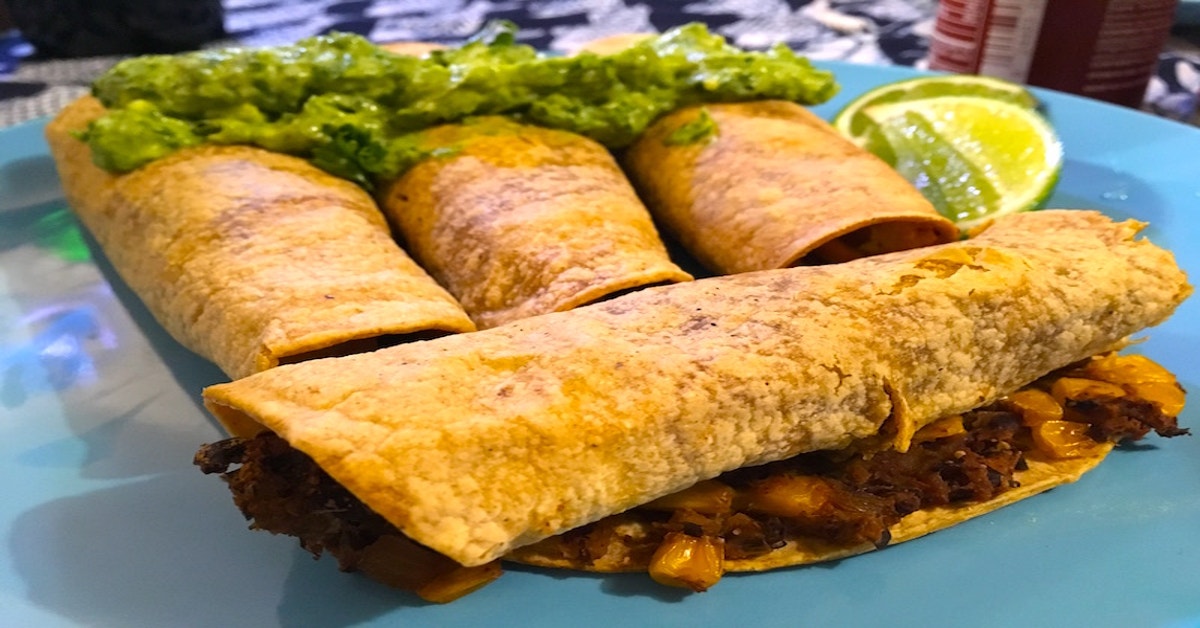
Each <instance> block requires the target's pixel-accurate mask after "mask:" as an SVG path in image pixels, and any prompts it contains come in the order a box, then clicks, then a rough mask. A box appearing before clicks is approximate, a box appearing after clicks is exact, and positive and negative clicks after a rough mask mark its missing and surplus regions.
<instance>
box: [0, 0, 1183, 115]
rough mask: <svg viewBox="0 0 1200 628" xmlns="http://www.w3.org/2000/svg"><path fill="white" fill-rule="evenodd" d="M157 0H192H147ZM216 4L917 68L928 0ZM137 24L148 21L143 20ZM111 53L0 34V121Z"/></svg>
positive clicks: (423, 36)
mask: <svg viewBox="0 0 1200 628" xmlns="http://www.w3.org/2000/svg"><path fill="white" fill-rule="evenodd" d="M31 1H34V2H39V3H45V2H46V1H47V0H31ZM76 1H80V0H76ZM82 1H84V2H89V1H91V0H82ZM169 1H180V2H192V1H193V0H159V2H169ZM222 4H223V6H224V23H223V26H224V38H223V39H220V40H217V41H210V42H208V43H207V44H205V45H206V46H209V47H212V46H222V45H230V44H240V45H250V46H260V45H275V44H282V43H288V42H292V41H295V40H297V39H300V38H302V37H307V36H310V35H315V34H320V33H327V32H330V31H345V32H353V33H359V34H361V35H364V36H366V37H369V38H370V39H372V40H373V41H377V42H392V41H405V40H420V41H435V42H440V43H447V44H453V43H455V42H459V41H462V40H463V39H465V38H467V37H469V36H471V35H472V34H474V33H475V32H476V31H478V30H479V29H480V28H481V27H482V26H483V25H484V24H486V23H487V22H488V21H489V20H494V19H505V20H511V21H513V22H515V23H517V24H518V25H519V26H520V27H521V31H520V33H521V34H520V37H521V39H522V40H523V41H524V42H525V43H528V44H530V45H532V46H535V47H537V48H539V49H543V50H550V51H566V50H571V49H573V48H575V47H577V46H578V45H580V44H582V43H583V42H586V41H590V40H593V39H596V38H599V37H603V36H605V35H612V34H618V33H630V32H652V31H662V30H665V29H667V28H670V27H672V26H677V25H679V24H684V23H687V22H693V21H700V22H704V23H706V24H708V25H709V27H710V28H712V29H713V30H715V31H717V32H719V33H721V34H723V35H725V36H726V37H728V38H729V39H730V40H731V41H733V42H734V43H736V44H737V45H739V46H742V47H746V48H762V47H765V46H768V45H770V44H773V43H774V42H779V41H782V42H785V43H787V44H788V45H790V46H791V47H793V48H794V49H796V50H797V51H799V52H801V53H803V54H806V55H808V56H809V57H811V58H814V59H836V60H843V61H849V62H853V63H862V64H874V65H906V66H915V67H921V65H922V64H923V60H924V58H925V56H926V54H927V52H928V35H929V32H930V29H931V26H932V21H933V14H934V11H935V9H936V2H935V0H692V1H687V0H682V1H680V0H657V1H654V0H223V2H222ZM150 24H152V22H151V23H150ZM140 26H141V27H142V28H153V26H152V25H151V26H147V23H146V22H145V21H143V23H141V24H140ZM110 28H111V27H110ZM53 32H57V33H59V34H60V35H62V36H68V35H69V32H66V31H61V30H60V31H53ZM63 33H67V34H63ZM132 38H133V35H130V40H132ZM53 43H54V44H59V43H62V42H53ZM48 45H49V44H48ZM119 58H120V57H116V56H106V57H92V58H83V59H64V60H46V59H43V58H40V57H39V56H38V51H37V50H36V49H35V47H34V46H33V45H32V44H31V43H30V42H29V41H27V39H25V38H22V37H21V35H20V34H18V33H16V32H12V33H9V34H8V35H7V36H4V37H0V126H8V125H11V124H15V123H18V122H21V121H23V120H28V119H32V118H36V117H40V116H45V115H51V114H53V113H54V112H55V111H57V110H58V109H59V108H60V107H62V106H63V105H64V104H65V103H67V102H69V101H70V100H72V99H73V98H75V97H77V96H78V95H80V94H83V93H86V92H87V89H88V88H87V85H88V83H89V82H90V81H91V80H92V79H93V78H95V77H96V76H98V75H99V74H100V73H102V72H103V71H104V70H106V69H107V68H108V67H110V66H111V65H112V64H113V63H115V62H116V61H117V60H118V59H119ZM1197 83H1200V55H1190V54H1183V53H1178V54H1176V53H1172V54H1164V56H1163V59H1162V62H1161V64H1160V68H1159V72H1158V75H1157V76H1156V77H1155V79H1154V82H1153V84H1152V85H1151V86H1150V89H1149V91H1148V92H1147V108H1148V109H1150V110H1152V111H1154V112H1155V113H1158V114H1159V115H1164V116H1169V117H1173V118H1177V119H1183V118H1186V117H1187V116H1190V115H1191V113H1192V112H1193V111H1194V110H1195V108H1196V107H1195V104H1196V100H1195V99H1196V94H1197V92H1198V90H1200V85H1198V84H1197Z"/></svg>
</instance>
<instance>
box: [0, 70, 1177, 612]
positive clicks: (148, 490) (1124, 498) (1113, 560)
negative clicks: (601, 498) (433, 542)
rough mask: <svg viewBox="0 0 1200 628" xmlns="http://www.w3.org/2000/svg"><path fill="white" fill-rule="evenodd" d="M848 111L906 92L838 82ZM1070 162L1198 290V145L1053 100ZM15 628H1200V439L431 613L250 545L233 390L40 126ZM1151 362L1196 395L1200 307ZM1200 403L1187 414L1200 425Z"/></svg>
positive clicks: (358, 580)
mask: <svg viewBox="0 0 1200 628" xmlns="http://www.w3.org/2000/svg"><path fill="white" fill-rule="evenodd" d="M831 67H832V68H833V69H835V70H836V71H837V72H838V75H839V77H840V79H841V81H842V84H843V91H842V96H840V97H839V98H838V99H837V100H836V101H835V102H832V103H829V104H828V105H825V106H823V107H821V108H820V111H821V113H823V114H825V115H830V114H832V113H833V112H834V111H836V110H837V108H838V107H840V106H841V104H843V103H844V102H846V101H847V100H848V99H849V98H850V97H852V96H853V95H855V94H858V93H861V92H862V91H863V90H866V89H867V88H869V87H871V86H874V85H877V84H879V83H882V82H885V81H891V80H896V79H901V78H906V77H909V76H912V74H913V73H912V72H911V71H908V70H902V69H886V68H873V67H856V66H847V65H833V66H831ZM1039 95H1040V96H1042V97H1044V99H1045V102H1046V105H1047V107H1048V112H1049V114H1050V116H1051V118H1052V119H1053V122H1054V124H1055V126H1056V127H1057V128H1058V130H1059V131H1060V133H1061V135H1062V138H1063V141H1064V143H1065V145H1066V154H1067V161H1066V167H1065V169H1064V171H1063V175H1062V182H1061V183H1060V185H1059V188H1058V192H1057V194H1056V195H1055V197H1054V198H1053V204H1054V205H1058V206H1064V207H1095V208H1100V209H1103V210H1104V211H1106V212H1108V213H1109V214H1111V215H1113V216H1116V217H1119V218H1127V217H1136V218H1139V219H1142V220H1145V221H1148V222H1150V223H1151V225H1152V226H1151V227H1150V229H1149V230H1148V231H1147V233H1148V234H1149V236H1150V237H1151V238H1153V239H1155V240H1156V241H1158V242H1160V243H1162V244H1164V245H1166V246H1168V247H1170V248H1172V249H1174V250H1175V251H1176V253H1177V255H1178V256H1179V259H1180V261H1181V262H1182V264H1183V265H1184V266H1185V267H1187V268H1188V269H1189V270H1190V271H1191V273H1192V276H1193V277H1200V244H1198V243H1200V161H1197V158H1196V155H1198V154H1200V130H1197V129H1194V128H1190V127H1185V126H1182V125H1179V124H1175V123H1170V122H1165V121H1163V120H1160V119H1157V118H1153V117H1150V116H1147V115H1143V114H1140V113H1136V112H1133V111H1130V110H1126V109H1119V108H1116V107H1112V106H1108V105H1103V104H1098V103H1095V102H1090V101H1087V100H1083V99H1079V98H1074V97H1069V96H1062V95H1058V94H1050V93H1044V92H1043V93H1040V94H1039ZM0 186H3V189H2V191H0V534H2V538H0V548H2V550H0V557H2V559H0V625H3V626H39V627H41V626H60V625H93V626H256V627H261V626H271V625H277V624H284V625H313V626H344V625H350V624H356V625H358V624H368V625H380V626H382V625H399V624H401V623H403V624H404V625H513V626H527V625H538V626H543V625H545V626H574V627H582V626H589V625H596V626H612V625H653V626H663V625H686V626H697V625H716V626H725V627H729V626H773V625H780V626H798V625H799V626H827V625H872V624H873V625H888V626H933V625H957V626H1021V625H1026V626H1031V625H1037V626H1089V627H1091V626H1105V625H1119V626H1130V625H1137V626H1181V625H1195V624H1197V623H1200V540H1198V535H1200V437H1192V438H1179V439H1175V440H1173V441H1163V440H1153V441H1151V442H1152V444H1150V445H1147V446H1145V447H1143V448H1140V449H1139V450H1137V451H1120V452H1117V453H1115V454H1114V455H1113V456H1111V457H1110V459H1109V460H1108V461H1106V462H1105V464H1104V465H1102V467H1101V468H1100V469H1098V470H1096V471H1095V472H1093V473H1091V474H1090V475H1088V476H1087V477H1085V478H1084V479H1083V480H1081V481H1080V482H1079V483H1077V484H1074V485H1070V486H1064V487H1061V488H1058V489H1056V490H1054V491H1052V492H1050V493H1049V494H1046V495H1042V496H1039V497H1036V498H1033V499H1029V500H1026V501H1024V502H1021V503H1019V504H1017V505H1015V506H1011V507H1009V508H1006V509H1004V510H1002V511H1000V512H997V513H994V514H992V515H989V516H987V517H985V518H982V519H978V520H975V521H970V522H967V523H965V524H963V525H960V526H957V527H955V528H952V529H950V530H946V531H943V532H939V533H937V534H934V535H932V536H930V537H927V538H924V539H920V540H917V541H914V542H911V543H907V544H904V545H899V546H896V547H893V548H889V549H886V550H884V551H881V552H878V553H874V554H871V555H866V556H860V557H857V558H853V559H849V560H844V561H841V562H837V563H833V564H828V565H821V566H816V567H807V568H796V569H786V570H782V571H776V572H771V573H765V574H752V575H740V576H739V575H735V576H729V577H727V578H725V579H724V580H722V581H721V583H720V584H719V585H718V586H717V587H715V588H714V589H712V590H711V591H709V592H708V593H704V594H700V595H685V594H683V593H680V592H678V591H675V590H671V589H665V588H662V587H658V586H656V585H654V584H652V583H651V582H650V581H649V579H648V578H647V577H645V576H643V575H620V576H604V577H600V576H591V575H583V574H574V573H562V572H559V573H555V572H546V571H539V570H533V569H521V568H514V569H511V570H510V572H509V573H508V574H507V575H505V577H503V578H501V579H500V580H499V581H498V582H496V583H495V584H493V585H492V586H489V587H486V588H485V589H483V590H482V591H480V592H478V593H476V594H474V595H471V596H469V597H467V598H464V599H462V600H459V601H458V602H455V603H453V604H450V605H447V606H434V605H427V604H423V603H421V602H420V601H419V600H417V599H416V598H414V597H412V596H410V595H407V594H404V593H398V592H395V591H392V590H389V589H387V588H385V587H383V586H381V585H377V584H375V583H373V582H371V581H369V580H367V579H365V578H362V577H359V576H356V575H347V574H342V573H339V572H338V571H337V569H336V567H335V565H334V564H333V563H332V562H331V561H330V560H321V561H314V560H312V559H311V558H309V556H308V555H307V554H305V553H304V552H302V551H301V550H299V549H298V548H297V546H296V544H295V542H294V541H292V540H291V539H288V538H282V537H274V536H271V535H269V534H266V533H263V532H252V531H249V530H247V529H246V522H245V521H243V520H242V518H241V515H240V514H238V512H237V511H236V510H235V509H234V507H233V505H232V503H231V501H230V499H229V495H228V493H227V492H226V490H225V487H224V486H223V485H222V483H221V482H220V481H218V480H217V479H215V478H213V477H206V476H203V475H201V474H200V472H199V471H197V470H196V469H195V468H193V467H192V465H191V457H192V453H193V451H194V450H195V449H196V447H197V446H198V445H199V444H200V443H202V442H206V441H211V440H213V439H216V438H218V437H219V432H218V429H217V427H216V426H215V424H214V423H213V422H212V421H211V420H210V419H209V418H208V417H207V415H206V414H205V413H204V411H203V410H202V409H201V407H200V405H199V403H198V397H199V393H200V389H201V388H202V387H203V386H204V385H206V384H209V383H212V382H216V381H218V380H220V379H221V374H220V373H219V372H218V371H217V370H216V369H215V368H214V367H212V366H211V365H209V364H207V363H205V362H204V361H202V360H200V359H198V358H196V357H195V356H193V355H191V354H190V353H188V352H187V351H185V350H183V349H182V348H180V347H179V346H178V345H176V344H175V343H174V342H173V341H172V340H171V339H170V338H168V337H167V336H166V334H165V333H164V332H163V331H162V330H161V329H160V328H159V327H158V325H157V324H155V322H154V321H153V320H152V319H151V318H150V317H149V316H148V315H147V312H146V311H145V309H144V308H143V307H142V306H141V304H140V303H139V302H138V301H137V299H136V298H135V297H133V296H132V295H131V294H130V292H129V290H128V289H127V288H126V287H125V286H124V285H123V284H122V283H121V282H120V281H119V280H118V279H117V278H116V277H115V276H114V274H113V272H112V269H111V268H110V267H109V266H108V264H107V262H106V261H105V260H104V259H103V257H102V256H101V255H99V254H98V253H97V252H96V251H95V249H94V248H90V244H91V243H90V242H88V241H86V240H84V239H82V238H81V236H80V234H79V231H78V228H77V226H76V224H75V222H74V221H73V219H72V218H71V217H70V214H69V213H68V212H67V211H66V210H65V208H64V205H63V202H62V201H61V199H60V191H59V189H58V185H57V182H56V180H55V177H54V174H53V165H52V163H51V161H50V158H49V157H48V156H47V154H46V148H45V145H44V144H43V142H42V139H41V128H40V125H38V124H33V125H28V126H22V127H17V128H13V129H9V130H6V131H4V132H2V133H0ZM1148 337H1149V340H1148V341H1147V342H1146V343H1145V344H1143V345H1141V346H1140V347H1139V348H1138V350H1139V351H1144V352H1146V353H1148V354H1150V355H1152V356H1154V357H1155V358H1156V359H1158V360H1159V361H1161V362H1162V363H1163V364H1165V365H1166V366H1168V367H1169V368H1171V369H1172V370H1174V371H1175V372H1176V373H1178V374H1179V376H1180V379H1181V380H1182V382H1183V384H1184V385H1185V386H1186V387H1188V388H1189V389H1191V390H1194V391H1200V355H1198V351H1200V298H1197V299H1192V300H1191V301H1190V302H1189V303H1187V304H1186V305H1185V306H1184V307H1183V308H1182V309H1180V310H1179V312H1178V314H1176V316H1175V317H1174V318H1173V319H1172V320H1171V321H1170V322H1168V323H1167V324H1165V325H1163V326H1162V327H1159V328H1157V329H1155V330H1153V332H1152V333H1151V334H1149V336H1148ZM1197 407H1200V403H1195V402H1194V403H1193V405H1192V406H1191V407H1189V408H1188V409H1187V410H1186V411H1185V413H1184V416H1183V417H1182V422H1183V423H1184V424H1186V425H1189V426H1191V427H1192V428H1193V429H1194V430H1198V431H1200V410H1197Z"/></svg>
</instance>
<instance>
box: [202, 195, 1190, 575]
mask: <svg viewBox="0 0 1200 628" xmlns="http://www.w3.org/2000/svg"><path fill="white" fill-rule="evenodd" d="M1142 226H1143V225H1142V224H1140V223H1137V222H1134V221H1126V222H1121V223H1115V222H1113V221H1111V220H1110V219H1108V218H1106V217H1104V216H1103V215H1101V214H1099V213H1096V212H1086V211H1045V212H1039V213H1029V214H1019V215H1015V216H1011V217H1008V218H1005V219H1003V220H1001V221H998V222H997V223H996V224H995V225H994V226H992V227H991V228H989V229H988V230H986V231H985V232H984V233H983V234H982V235H980V236H979V237H978V238H976V239H974V240H970V241H965V242H956V243H951V244H946V245H942V246H937V247H931V248H927V249H920V250H914V251H907V252H899V253H893V254H888V255H882V256H878V257H871V258H865V259H861V260H858V261H854V262H850V263H847V264H842V265H834V266H818V267H802V268H793V269H784V270H776V271H766V272H758V273H746V274H741V275H732V276H727V277H718V278H709V279H704V280H700V281H695V282H689V283H682V284H676V285H672V286H664V287H658V288H650V289H647V290H642V291H639V292H636V293H633V294H629V295H626V296H623V297H620V298H617V299H613V300H611V301H606V302H603V303H599V304H595V305H592V306H589V307H585V308H580V309H577V310H573V311H570V312H563V313H558V314H550V315H546V316H541V317H535V318H531V319H526V320H523V321H518V322H515V323H513V324H510V325H505V326H503V327H499V328H496V329H492V330H487V331H483V332H478V333H475V334H465V335H460V336H449V337H444V338H439V339H436V340H432V341H429V342H425V343H419V344H412V345H402V346H397V347H391V348H388V349H384V350H381V351H377V352H374V353H371V354H366V355H357V356H349V357H344V358H336V359H327V360H316V361H311V362H306V363H302V364H296V365H290V366H286V367H281V368H278V369H272V370H270V371H267V372H264V373H261V374H258V375H254V376H252V377H249V378H245V379H243V380H240V381H237V382H233V383H230V384H222V385H217V386H213V387H210V388H208V389H206V390H205V392H204V398H205V403H206V406H207V407H208V408H209V410H210V411H211V412H212V413H213V414H214V415H215V416H216V417H217V418H218V419H220V420H221V421H222V422H223V423H225V425H226V426H227V427H228V428H229V429H230V431H231V432H232V433H233V434H235V435H241V436H248V435H251V434H254V433H257V432H258V431H260V430H262V429H269V430H272V431H274V432H275V433H276V434H278V435H279V436H280V437H282V438H283V439H285V440H286V441H288V442H289V443H290V444H291V445H292V446H293V447H295V448H296V449H299V450H300V451H302V452H304V453H306V454H307V455H308V456H310V457H311V458H312V459H313V460H314V461H315V462H316V463H317V464H318V465H320V466H321V467H323V468H324V469H325V470H326V471H327V472H328V473H329V474H330V475H331V476H332V477H333V478H334V479H335V480H336V481H337V482H339V483H341V484H342V485H343V486H345V487H346V488H347V489H348V490H349V491H350V492H351V493H353V494H354V495H355V496H357V497H358V498H359V499H361V500H362V501H363V502H365V503H366V504H367V505H368V506H370V507H371V508H372V509H374V510H375V511H376V512H378V513H379V514H380V515H381V516H383V517H384V518H385V519H387V520H388V521H389V522H390V523H392V524H393V525H395V526H396V527H397V528H399V529H400V530H401V531H402V532H403V533H404V534H406V535H408V536H409V537H410V538H412V539H413V540H415V541H417V542H419V543H421V544H424V545H426V546H427V547H429V548H432V549H434V550H436V551H438V552H441V553H442V554H444V555H446V556H448V557H450V558H452V559H454V560H456V561H458V562H460V563H462V564H464V565H479V564H483V563H486V562H488V561H490V560H492V559H495V558H497V557H499V556H502V555H504V554H505V553H507V552H509V551H511V550H512V549H514V548H516V547H520V546H523V545H527V544H530V543H533V542H535V541H538V540H540V539H542V538H545V537H547V536H550V535H553V534H557V533H560V532H562V531H565V530H569V529H572V528H575V527H577V526H580V525H583V524H585V523H588V522H591V521H596V520H597V519H600V518H602V517H604V516H607V515H610V514H613V513H618V512H622V511H625V510H627V509H630V508H632V507H634V506H637V505H639V504H643V503H646V502H648V501H650V500H652V499H655V498H658V497H660V496H662V495H666V494H669V493H673V492H676V491H678V490H680V489H683V488H685V487H687V486H690V485H692V484H694V483H696V482H698V481H700V480H704V479H708V478H713V477H715V476H717V475H718V474H720V473H722V472H724V471H729V470H731V469H738V468H741V467H744V466H749V465H757V464H763V463H766V462H770V461H774V460H781V459H785V458H789V457H791V456H794V455H796V454H798V453H801V452H806V451H814V450H823V449H841V448H844V447H846V446H848V445H851V444H853V443H859V442H861V441H863V440H864V439H875V440H879V441H882V442H881V445H883V444H886V443H890V444H891V445H892V446H895V447H897V448H901V449H903V448H904V447H905V446H906V445H907V443H908V442H909V440H910V439H911V437H912V435H913V433H914V432H915V431H916V430H917V429H919V428H920V427H922V426H923V425H925V424H927V423H929V422H932V421H934V420H936V419H939V418H941V417H944V416H946V415H949V414H954V413H958V412H963V411H966V410H969V409H971V408H975V407H978V406H980V405H982V404H984V403H987V402H989V401H992V400H995V399H997V398H999V397H1001V396H1003V395H1005V394H1007V393H1009V392H1012V391H1014V390H1016V389H1017V388H1019V387H1020V386H1023V385H1025V384H1027V383H1029V382H1031V381H1033V380H1034V379H1036V378H1038V377H1040V376H1042V375H1044V374H1046V373H1048V372H1050V371H1052V370H1054V369H1056V368H1059V367H1062V366H1065V365H1067V364H1071V363H1074V362H1075V361H1078V360H1081V359H1083V358H1085V357H1088V356H1091V355H1094V354H1096V353H1098V352H1100V351H1102V350H1106V349H1109V348H1112V347H1114V346H1117V345H1120V344H1121V343H1122V342H1123V339H1125V338H1126V337H1127V336H1128V335H1129V334H1131V333H1134V332H1136V331H1138V330H1141V329H1143V328H1144V327H1147V326H1150V325H1154V324H1157V323H1159V322H1161V321H1162V320H1164V319H1165V318H1166V317H1167V316H1169V315H1170V314H1171V312H1172V311H1173V310H1174V309H1175V307H1176V306H1177V304H1178V303H1179V302H1180V301H1182V300H1183V299H1184V298H1185V297H1186V296H1187V295H1188V294H1189V293H1190V291H1191V287H1190V286H1189V285H1188V284H1187V281H1186V277H1185V275H1184V273H1183V272H1182V271H1181V270H1180V269H1179V268H1178V266H1177V265H1176V264H1175V261H1174V259H1173V257H1172V256H1171V254H1170V253H1169V252H1167V251H1165V250H1163V249H1160V248H1158V247H1156V246H1154V245H1153V244H1151V243H1150V242H1148V241H1145V240H1140V239H1136V238H1135V235H1136V234H1137V232H1138V231H1139V230H1140V229H1141V228H1142Z"/></svg>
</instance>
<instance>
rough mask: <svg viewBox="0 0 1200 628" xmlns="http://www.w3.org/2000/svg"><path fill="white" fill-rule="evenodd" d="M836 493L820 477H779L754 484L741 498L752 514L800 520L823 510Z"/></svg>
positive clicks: (772, 477)
mask: <svg viewBox="0 0 1200 628" xmlns="http://www.w3.org/2000/svg"><path fill="white" fill-rule="evenodd" d="M832 494H833V489H832V488H830V486H829V484H828V483H827V482H826V481H825V480H823V479H821V478H818V477H812V476H806V475H776V476H771V477H768V478H766V479H764V480H762V481H759V482H755V483H753V484H751V485H750V486H749V487H747V488H746V490H745V491H744V492H743V493H742V494H741V495H739V499H740V500H741V501H744V504H745V507H744V509H745V510H747V511H749V512H755V513H760V514H764V515H774V516H776V517H801V516H804V515H806V514H810V513H815V512H818V511H820V510H821V508H822V507H824V506H825V504H826V503H828V501H829V500H830V498H831V497H832Z"/></svg>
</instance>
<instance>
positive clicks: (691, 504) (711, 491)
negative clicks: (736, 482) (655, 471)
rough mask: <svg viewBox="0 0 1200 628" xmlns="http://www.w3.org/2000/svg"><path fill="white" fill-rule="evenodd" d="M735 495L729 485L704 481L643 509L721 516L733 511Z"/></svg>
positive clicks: (643, 506)
mask: <svg viewBox="0 0 1200 628" xmlns="http://www.w3.org/2000/svg"><path fill="white" fill-rule="evenodd" d="M733 495H734V490H733V488H732V487H731V486H729V485H728V484H723V483H721V482H718V481H716V480H704V481H702V482H697V483H696V484H693V485H692V486H689V487H688V488H685V489H683V490H682V491H679V492H677V493H671V494H670V495H665V496H663V497H659V498H658V499H656V500H654V501H651V502H649V503H646V504H643V505H642V506H641V507H642V508H647V509H650V510H666V511H674V510H681V509H684V508H686V509H688V510H693V511H695V512H698V513H701V514H705V515H719V514H725V513H728V512H732V511H733Z"/></svg>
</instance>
